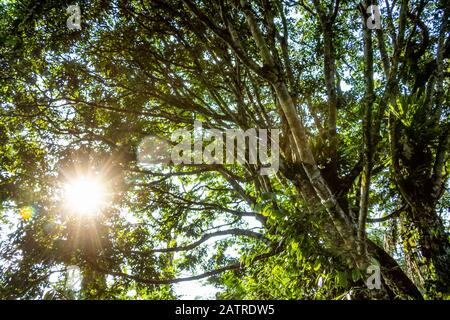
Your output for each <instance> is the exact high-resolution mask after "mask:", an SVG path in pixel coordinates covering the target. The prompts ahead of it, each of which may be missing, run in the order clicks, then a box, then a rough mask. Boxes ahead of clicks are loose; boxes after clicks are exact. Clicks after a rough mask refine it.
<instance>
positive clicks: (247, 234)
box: [129, 229, 268, 255]
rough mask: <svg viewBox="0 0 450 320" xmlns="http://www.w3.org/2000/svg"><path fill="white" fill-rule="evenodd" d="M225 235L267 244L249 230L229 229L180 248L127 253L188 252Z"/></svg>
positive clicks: (205, 236) (262, 237)
mask: <svg viewBox="0 0 450 320" xmlns="http://www.w3.org/2000/svg"><path fill="white" fill-rule="evenodd" d="M225 235H235V236H245V237H251V238H255V239H258V240H261V241H263V242H266V243H267V242H268V240H267V239H266V238H265V237H264V236H263V235H262V234H260V233H257V232H254V231H250V230H244V229H229V230H220V231H216V232H213V233H208V234H205V235H203V236H202V237H201V238H200V239H199V240H197V241H195V242H192V243H191V244H188V245H185V246H181V247H171V248H159V249H151V250H147V251H134V250H132V251H129V252H130V253H133V254H140V255H150V254H152V253H156V252H159V253H164V252H176V251H188V250H192V249H194V248H196V247H198V246H199V245H201V244H202V243H204V242H206V241H207V240H209V239H211V238H215V237H220V236H225Z"/></svg>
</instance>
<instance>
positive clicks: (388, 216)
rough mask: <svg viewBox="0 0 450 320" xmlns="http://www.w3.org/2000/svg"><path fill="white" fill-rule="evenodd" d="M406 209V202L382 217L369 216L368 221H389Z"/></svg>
mask: <svg viewBox="0 0 450 320" xmlns="http://www.w3.org/2000/svg"><path fill="white" fill-rule="evenodd" d="M405 209H406V204H404V205H403V206H401V207H400V208H399V209H397V210H395V211H394V212H391V213H390V214H388V215H386V216H384V217H381V218H373V219H371V218H367V222H371V223H379V222H383V221H387V220H389V219H392V218H395V217H396V216H398V215H399V214H400V213H401V212H402V211H403V210H405Z"/></svg>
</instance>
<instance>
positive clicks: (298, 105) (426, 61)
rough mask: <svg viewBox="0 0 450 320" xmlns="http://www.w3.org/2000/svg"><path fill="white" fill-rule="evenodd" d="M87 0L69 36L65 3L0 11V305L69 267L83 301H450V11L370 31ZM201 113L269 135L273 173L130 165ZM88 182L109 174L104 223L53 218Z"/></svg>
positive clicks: (241, 9) (298, 17) (361, 12)
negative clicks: (177, 289)
mask: <svg viewBox="0 0 450 320" xmlns="http://www.w3.org/2000/svg"><path fill="white" fill-rule="evenodd" d="M79 4H80V7H81V12H82V18H81V22H82V23H81V26H82V28H81V30H72V29H69V28H67V26H66V19H67V15H65V9H66V7H67V5H69V3H61V2H59V1H46V2H38V3H34V2H32V1H23V2H22V3H17V4H9V5H3V7H2V11H3V12H2V19H3V20H2V22H1V24H2V30H3V31H2V34H1V37H2V39H3V42H4V44H5V45H4V46H3V47H2V49H1V53H2V58H1V64H2V66H3V70H4V71H3V72H2V76H1V88H2V90H1V97H2V100H1V101H2V104H1V112H2V113H1V120H0V127H1V141H2V145H1V148H2V152H1V154H2V157H1V161H0V165H1V167H0V177H1V184H0V192H1V195H2V198H1V199H2V206H3V207H2V212H3V220H5V224H8V223H9V224H10V225H12V227H11V228H12V229H13V230H10V231H11V232H9V236H8V238H7V239H6V238H5V241H3V244H2V246H1V252H2V256H1V257H2V263H1V268H2V273H1V276H0V282H1V283H2V286H1V288H3V289H0V293H1V296H3V297H5V298H19V297H36V296H41V295H42V294H43V291H44V290H45V289H46V288H48V286H49V274H50V273H52V272H58V270H59V269H60V268H61V267H64V266H68V265H77V266H79V267H80V268H81V269H82V270H83V274H84V277H83V279H84V280H83V285H82V289H81V292H82V293H81V297H83V298H124V297H125V296H126V293H127V292H129V291H130V290H136V292H137V294H138V295H139V296H141V297H144V298H173V297H175V294H174V292H173V289H172V287H171V285H172V284H174V283H177V282H180V281H186V280H191V279H200V278H208V279H209V281H210V282H211V283H214V284H215V285H216V286H218V287H220V288H222V291H221V293H220V296H221V297H226V298H249V297H251V298H340V297H344V296H346V295H347V296H350V297H351V298H361V299H367V298H376V299H378V298H382V299H395V298H402V299H406V298H413V299H422V298H424V297H425V298H438V299H442V298H448V297H449V294H450V279H449V277H450V275H449V273H448V271H447V269H448V267H449V266H450V243H449V236H448V226H446V224H445V223H444V221H443V219H446V220H447V221H448V204H449V198H448V188H446V187H448V173H449V155H448V150H449V147H448V146H449V122H448V119H449V117H448V110H449V109H448V97H449V95H448V94H449V91H448V81H449V79H448V62H449V61H448V58H449V56H450V37H449V26H448V20H449V10H450V8H449V4H447V3H446V2H445V1H442V2H434V1H425V0H419V1H407V0H402V1H401V2H400V3H396V2H389V1H386V2H385V7H383V8H382V28H381V29H374V30H371V29H369V28H368V27H367V26H366V22H367V20H368V19H371V17H369V16H368V14H367V11H366V8H367V7H368V6H369V5H371V4H372V2H369V1H366V2H365V3H361V4H360V5H356V4H355V3H353V2H346V1H339V0H337V1H319V0H312V1H299V2H294V1H281V0H261V1H235V0H230V1H228V0H227V1H222V0H219V1H194V0H182V1H181V0H172V1H159V0H153V1H148V2H147V1H113V2H111V3H109V2H105V1H82V2H80V3H79ZM373 4H376V3H375V2H374V3H373ZM194 120H197V121H201V122H202V123H203V126H204V127H205V128H209V129H217V130H220V131H224V130H226V129H242V130H244V131H245V130H248V129H252V128H270V129H274V128H278V129H280V130H281V137H280V148H281V150H280V151H281V155H280V168H279V171H278V172H277V173H276V174H273V175H267V176H266V175H261V174H260V169H261V167H262V165H263V164H261V163H257V164H252V163H250V161H248V160H249V157H248V155H247V157H246V160H247V163H246V164H245V165H243V166H239V165H235V164H217V163H215V164H206V163H198V164H174V163H168V164H165V165H156V166H155V165H153V166H142V165H139V163H138V161H137V158H136V153H138V151H142V150H143V148H144V149H145V148H147V149H145V150H148V149H149V148H150V150H151V148H152V146H154V144H150V145H145V144H142V143H141V141H145V138H146V137H148V136H152V137H157V139H159V140H158V141H164V140H166V141H167V140H169V139H170V136H171V133H173V132H175V131H176V130H179V129H187V130H189V132H192V130H193V125H194ZM191 138H192V137H191ZM151 141H153V143H154V141H155V140H151ZM80 172H81V173H84V174H86V173H90V174H96V175H98V176H100V177H101V179H102V180H103V181H106V182H107V185H108V190H109V191H110V193H111V199H110V203H109V205H108V206H107V208H104V210H103V212H102V215H99V216H96V217H92V218H90V219H85V218H83V217H80V216H73V215H70V214H67V211H68V210H67V209H65V208H64V207H63V206H62V201H61V196H60V195H61V190H63V185H64V181H66V180H68V179H69V178H70V177H73V176H77V175H79V174H80ZM27 206H32V207H33V208H34V214H33V216H32V217H31V218H29V219H25V220H23V221H21V222H20V223H15V224H14V223H12V221H13V219H12V218H10V217H9V216H10V214H11V212H14V211H16V212H17V211H19V210H20V208H23V207H27ZM389 211H391V213H386V214H384V213H385V212H389ZM380 213H381V215H382V217H381V218H380V217H379V215H380ZM130 217H133V219H132V221H130ZM249 219H250V220H249ZM249 221H251V222H250V223H249ZM212 240H214V242H211V241H212ZM374 264H375V265H379V266H380V267H381V275H382V279H381V282H382V285H381V289H380V290H370V289H368V288H367V286H366V284H365V280H366V278H367V276H368V275H367V273H366V270H367V267H368V266H370V265H374ZM186 272H189V273H190V274H192V276H182V274H185V273H186ZM61 281H63V280H61Z"/></svg>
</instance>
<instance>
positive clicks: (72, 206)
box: [64, 177, 106, 215]
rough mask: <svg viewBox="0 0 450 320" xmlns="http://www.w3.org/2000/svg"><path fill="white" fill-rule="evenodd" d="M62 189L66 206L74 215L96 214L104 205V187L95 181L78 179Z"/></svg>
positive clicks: (86, 178) (84, 178)
mask: <svg viewBox="0 0 450 320" xmlns="http://www.w3.org/2000/svg"><path fill="white" fill-rule="evenodd" d="M64 189H65V200H66V205H67V207H68V209H69V210H70V211H72V212H74V213H76V214H79V215H95V214H98V213H99V212H100V210H101V208H102V206H103V205H104V203H105V199H106V190H105V187H104V185H103V184H102V183H100V182H99V181H98V180H96V179H93V178H88V177H80V178H78V179H76V180H74V181H71V182H68V183H67V184H66V186H65V188H64Z"/></svg>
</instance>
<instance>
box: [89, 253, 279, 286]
mask: <svg viewBox="0 0 450 320" xmlns="http://www.w3.org/2000/svg"><path fill="white" fill-rule="evenodd" d="M279 252H280V251H279V250H273V251H271V252H269V253H264V254H261V255H258V256H256V257H255V258H254V259H253V261H258V260H262V259H267V258H270V257H271V256H274V255H276V254H278V253H279ZM87 262H88V263H89V264H90V265H91V266H92V267H93V269H94V270H96V271H98V272H101V273H104V274H109V275H112V276H118V277H123V278H127V279H131V280H134V281H137V282H140V283H145V284H149V285H164V284H174V283H179V282H184V281H193V280H199V279H204V278H208V277H211V276H214V275H216V274H220V273H222V272H225V271H229V270H239V269H244V268H245V266H244V265H243V264H242V263H235V264H231V265H228V266H224V267H221V268H218V269H214V270H211V271H207V272H205V273H202V274H198V275H194V276H189V277H184V278H173V279H146V278H141V277H139V276H133V275H130V274H126V273H123V272H117V271H108V270H105V269H103V268H102V267H100V266H99V265H98V264H97V263H95V262H93V261H91V260H87Z"/></svg>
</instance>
